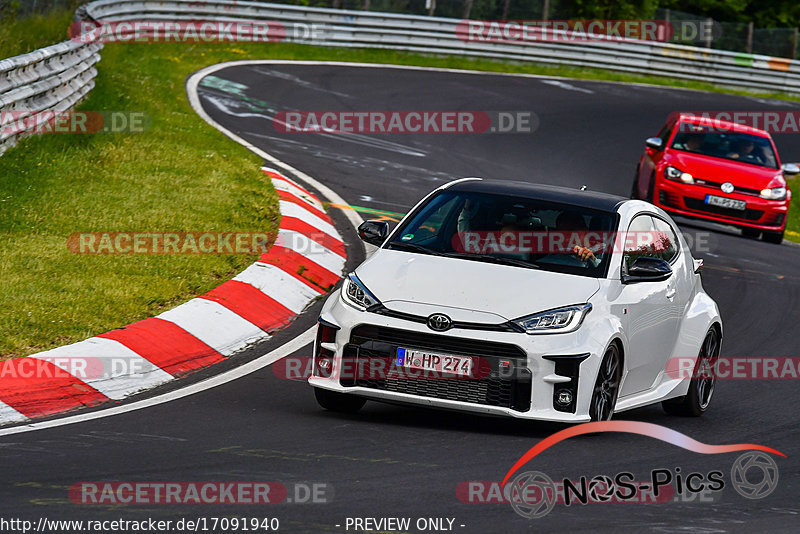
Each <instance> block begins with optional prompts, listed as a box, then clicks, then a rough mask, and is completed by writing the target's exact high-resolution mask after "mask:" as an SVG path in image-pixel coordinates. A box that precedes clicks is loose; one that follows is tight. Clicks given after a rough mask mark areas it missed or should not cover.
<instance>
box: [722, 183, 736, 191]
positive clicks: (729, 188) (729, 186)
mask: <svg viewBox="0 0 800 534" xmlns="http://www.w3.org/2000/svg"><path fill="white" fill-rule="evenodd" d="M720 189H722V192H723V193H733V184H732V183H730V182H725V183H724V184H722V187H720Z"/></svg>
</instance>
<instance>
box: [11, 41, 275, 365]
mask: <svg viewBox="0 0 800 534" xmlns="http://www.w3.org/2000/svg"><path fill="white" fill-rule="evenodd" d="M232 48H233V47H227V49H226V47H222V48H216V49H213V47H210V48H208V49H207V50H206V52H203V51H200V50H197V49H192V48H191V47H187V46H184V45H176V44H171V45H143V46H142V45H127V46H126V45H114V46H108V47H107V48H106V49H105V51H104V53H103V62H102V63H101V66H100V75H99V77H98V80H97V87H96V89H95V90H94V91H93V92H92V93H91V96H90V98H89V99H88V100H87V101H86V102H85V103H84V104H83V105H82V106H81V107H82V108H84V109H87V110H129V111H138V112H144V113H146V114H147V115H148V116H149V117H151V119H152V125H151V127H150V129H149V130H148V131H146V132H145V133H139V134H97V135H43V136H38V137H32V138H28V139H27V140H26V141H25V142H24V143H23V144H22V145H20V146H19V147H17V148H15V149H12V150H10V151H8V152H7V153H6V154H5V155H3V156H2V157H0V177H1V178H0V242H2V243H3V253H2V256H0V332H2V335H1V336H0V355H2V357H5V358H7V357H16V356H21V355H25V354H29V353H31V352H35V351H38V350H44V349H48V348H52V347H55V346H58V345H62V344H65V343H69V342H73V341H77V340H80V339H84V338H86V337H89V336H92V335H96V334H99V333H102V332H104V331H107V330H109V329H112V328H115V327H119V326H123V325H125V324H128V323H130V322H133V321H136V320H139V319H142V318H145V317H148V316H151V315H153V314H157V313H159V312H160V311H163V310H165V309H168V308H170V307H172V306H174V305H176V304H178V303H179V302H181V301H184V300H186V299H188V298H190V297H192V296H194V295H197V294H200V293H203V292H205V291H208V290H209V289H211V288H213V287H215V286H216V285H218V284H219V283H220V282H221V281H222V280H224V279H227V278H229V277H230V276H232V275H233V274H234V273H236V272H238V271H240V270H241V269H243V268H244V267H245V266H247V265H248V264H250V263H252V262H253V261H254V256H252V255H250V256H246V255H216V254H215V255H162V256H155V255H146V256H145V255H78V254H72V253H71V252H69V251H68V249H67V237H68V236H69V235H70V234H71V233H73V232H113V231H123V232H205V231H209V232H238V231H243V232H274V231H275V230H276V229H277V225H278V222H279V213H278V211H277V196H276V194H275V192H274V190H273V188H272V186H271V184H270V183H269V181H268V180H267V179H266V177H265V176H264V175H263V174H262V173H261V172H260V170H259V167H260V164H261V161H260V159H259V158H258V157H256V156H255V155H253V154H251V153H250V152H249V151H247V150H246V149H245V148H243V147H241V146H239V145H237V144H236V143H233V142H230V141H227V140H226V139H225V138H224V137H223V136H222V135H221V134H220V133H219V132H217V131H216V130H214V129H213V128H211V127H210V126H208V125H207V124H206V123H205V122H203V121H202V120H200V119H199V118H198V117H197V115H196V114H195V113H194V111H193V110H192V109H191V107H190V106H189V105H188V103H187V100H186V97H185V89H184V80H185V77H186V75H187V74H189V73H191V72H193V71H195V70H197V69H199V68H201V67H203V66H206V65H208V64H211V63H215V62H219V61H224V60H227V59H232V58H235V57H237V53H236V52H232V51H231V49H232ZM131 73H137V74H136V75H131Z"/></svg>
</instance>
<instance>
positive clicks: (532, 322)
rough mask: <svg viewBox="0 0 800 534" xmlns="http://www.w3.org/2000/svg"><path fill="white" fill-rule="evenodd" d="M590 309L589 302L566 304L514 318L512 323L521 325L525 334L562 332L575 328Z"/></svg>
mask: <svg viewBox="0 0 800 534" xmlns="http://www.w3.org/2000/svg"><path fill="white" fill-rule="evenodd" d="M591 309H592V305H591V304H578V305H575V306H566V307H564V308H557V309H555V310H547V311H543V312H540V313H535V314H533V315H528V316H527V317H522V318H520V319H516V320H515V321H514V323H516V324H517V325H519V326H520V327H522V329H523V330H525V333H526V334H546V333H553V334H562V333H565V332H573V331H575V330H577V329H578V327H579V326H580V325H581V323H582V322H583V318H584V317H585V316H586V314H587V313H589V312H590V311H591Z"/></svg>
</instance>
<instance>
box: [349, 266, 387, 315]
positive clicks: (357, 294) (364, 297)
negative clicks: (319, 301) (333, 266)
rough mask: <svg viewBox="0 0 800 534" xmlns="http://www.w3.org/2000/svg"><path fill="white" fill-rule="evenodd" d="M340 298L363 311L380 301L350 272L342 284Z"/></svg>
mask: <svg viewBox="0 0 800 534" xmlns="http://www.w3.org/2000/svg"><path fill="white" fill-rule="evenodd" d="M342 300H343V301H345V302H346V303H347V304H350V305H351V306H353V307H354V308H357V309H359V310H361V311H364V310H366V309H368V308H371V307H372V306H375V305H376V304H380V303H381V302H380V301H379V300H378V298H377V297H376V296H375V295H373V294H372V293H371V292H370V290H369V289H367V287H366V286H365V285H364V284H363V283H362V282H361V280H359V279H358V277H357V276H356V275H355V273H350V274H349V275H347V278H345V279H344V284H343V285H342Z"/></svg>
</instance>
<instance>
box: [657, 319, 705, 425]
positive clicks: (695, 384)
mask: <svg viewBox="0 0 800 534" xmlns="http://www.w3.org/2000/svg"><path fill="white" fill-rule="evenodd" d="M719 347H720V339H719V334H717V331H716V329H714V328H712V329H711V330H709V331H708V333H707V334H706V337H705V339H704V340H703V345H702V346H701V347H700V354H699V355H698V357H697V363H696V364H695V368H694V370H693V372H692V379H691V381H690V382H689V391H688V392H687V393H686V395H684V396H683V397H678V398H676V399H670V400H667V401H664V402H662V403H661V406H662V407H663V408H664V411H665V412H667V413H668V414H669V415H681V416H684V417H700V416H701V415H703V414H704V413H705V411H706V410H707V409H708V406H709V404H710V403H711V397H712V396H713V395H714V387H715V386H716V383H717V377H716V372H717V371H716V366H717V359H718V358H719Z"/></svg>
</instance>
